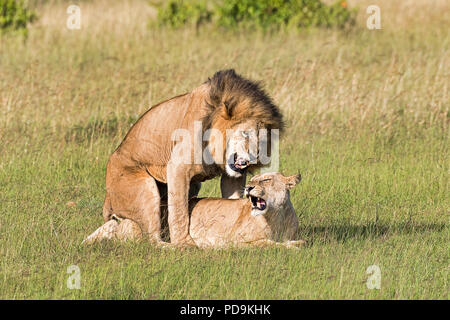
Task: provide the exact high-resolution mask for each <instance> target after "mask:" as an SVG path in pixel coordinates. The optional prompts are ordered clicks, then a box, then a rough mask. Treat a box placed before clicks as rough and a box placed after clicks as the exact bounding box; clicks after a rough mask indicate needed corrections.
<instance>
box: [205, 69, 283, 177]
mask: <svg viewBox="0 0 450 320" xmlns="http://www.w3.org/2000/svg"><path fill="white" fill-rule="evenodd" d="M207 85H209V96H208V99H207V101H206V104H207V106H208V108H209V112H208V115H207V116H206V117H205V119H204V120H203V128H204V129H205V130H216V133H217V132H219V133H220V134H218V135H215V134H211V139H210V142H209V150H210V153H211V155H212V157H213V159H214V161H215V163H216V164H218V165H220V166H221V167H222V169H223V170H225V171H226V173H227V174H228V175H229V176H231V177H240V176H241V175H242V174H243V173H244V172H245V171H246V170H247V169H248V168H250V167H253V168H255V167H257V166H260V165H261V162H260V157H259V153H260V150H259V148H260V142H261V141H262V139H264V140H265V143H266V147H267V156H270V145H271V139H270V138H271V130H272V129H279V130H282V129H283V127H284V124H283V118H282V115H281V113H280V111H279V109H278V107H277V106H276V105H275V104H274V103H273V102H272V99H271V98H270V97H269V96H268V95H267V94H266V93H265V92H264V90H263V89H261V87H260V85H259V83H257V82H253V81H250V80H248V79H244V78H243V77H241V76H240V75H238V74H236V73H235V71H234V70H224V71H219V72H217V73H216V74H215V75H214V76H213V77H212V78H210V79H209V80H208V81H207ZM262 129H264V131H263V130H262ZM264 133H266V134H264ZM219 140H220V141H219ZM260 140H261V141H260Z"/></svg>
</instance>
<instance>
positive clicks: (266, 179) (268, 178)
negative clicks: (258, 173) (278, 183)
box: [261, 178, 272, 182]
mask: <svg viewBox="0 0 450 320" xmlns="http://www.w3.org/2000/svg"><path fill="white" fill-rule="evenodd" d="M270 180H272V179H270V178H268V179H264V180H261V182H266V181H270Z"/></svg>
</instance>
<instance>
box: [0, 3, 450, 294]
mask: <svg viewBox="0 0 450 320" xmlns="http://www.w3.org/2000/svg"><path fill="white" fill-rule="evenodd" d="M38 3H39V4H37V5H36V6H37V7H36V10H37V13H38V15H39V17H40V19H39V20H38V21H37V22H36V23H34V24H33V25H32V27H31V28H30V32H29V37H28V40H27V41H23V40H22V39H20V38H12V37H4V38H3V39H0V298H1V299H24V298H25V299H31V298H33V299H60V298H62V299H74V298H82V299H178V298H185V299H196V298H203V299H210V298H217V299H260V298H268V299H317V298H321V299H322V298H325V299H431V298H437V299H448V298H449V287H448V278H449V274H448V273H449V240H450V239H449V213H450V210H449V209H450V203H449V194H450V190H449V189H450V188H449V184H448V178H449V163H450V161H449V157H450V154H449V122H450V113H449V106H450V81H449V79H450V73H449V70H450V57H449V52H450V51H449V47H450V46H449V45H450V35H449V32H448V30H450V3H449V2H448V1H445V0H442V1H438V0H434V1H429V0H403V1H391V0H379V1H376V0H373V1H366V0H363V1H350V6H353V5H356V4H357V6H358V7H359V8H360V9H359V16H358V27H357V28H355V30H352V31H350V32H340V31H333V30H310V31H307V32H306V31H305V32H300V33H293V32H291V33H280V34H272V35H265V36H264V35H262V34H259V33H257V32H252V33H251V34H248V33H246V34H244V33H241V34H231V33H230V34H228V33H222V32H218V31H215V30H212V29H210V28H209V27H206V28H205V29H200V30H198V31H196V30H190V29H186V30H178V31H173V30H156V29H151V28H149V27H148V26H147V21H148V19H149V18H150V17H152V16H154V15H155V12H154V10H153V9H152V8H150V7H149V6H148V5H147V2H146V1H138V0H135V1H131V0H127V1H106V0H101V1H94V2H90V1H81V2H79V5H80V7H81V10H82V25H81V30H68V29H67V28H66V19H67V16H68V15H67V14H66V8H67V6H68V2H63V1H54V2H44V4H41V3H42V1H39V2H38ZM370 4H378V5H379V6H380V8H381V18H382V21H381V23H382V29H381V30H368V29H367V28H366V27H365V25H366V23H365V20H366V18H367V14H366V8H367V6H368V5H370ZM230 67H233V68H235V69H236V70H237V71H238V72H239V73H242V74H243V75H245V76H247V77H250V78H252V79H257V80H263V82H264V84H265V87H266V89H267V91H268V92H269V93H270V94H271V95H272V96H273V98H274V100H275V102H276V103H277V104H278V105H279V106H280V107H281V109H282V111H283V113H284V115H285V118H286V120H287V124H288V126H287V130H286V134H285V136H284V137H283V138H282V141H281V150H280V154H281V161H280V162H281V168H280V171H282V172H283V173H285V174H293V173H296V172H297V171H300V172H301V173H302V175H303V181H302V182H301V184H300V185H299V186H298V187H296V189H294V190H293V193H292V201H293V204H294V207H295V208H296V211H297V214H298V215H299V221H300V226H301V232H300V233H301V237H302V238H303V239H305V240H307V241H308V245H307V247H306V248H304V249H301V250H298V251H292V250H286V249H241V250H199V249H188V250H184V251H178V250H170V249H165V250H164V249H157V248H154V247H152V246H150V245H149V244H147V243H124V244H118V243H103V244H99V245H95V246H91V247H83V246H81V245H80V243H81V241H82V240H83V239H84V237H85V236H87V235H88V234H89V233H90V232H92V231H93V230H95V229H96V228H97V227H98V226H99V225H100V224H101V223H102V221H103V220H102V217H101V208H102V205H103V199H104V194H105V190H104V188H105V187H104V185H105V182H104V179H105V167H106V162H107V160H108V157H109V155H110V154H111V153H112V152H113V151H114V149H115V148H116V147H117V146H118V144H119V143H120V141H121V140H122V139H123V137H124V135H125V134H126V132H127V130H128V128H129V127H130V125H131V124H132V123H133V122H134V121H135V120H136V119H137V118H138V117H139V115H140V114H142V113H143V112H144V111H145V110H146V109H148V107H149V106H150V105H152V104H155V103H157V102H159V101H162V100H165V99H167V98H170V97H172V96H174V95H176V94H179V93H183V92H186V91H189V90H191V89H192V88H194V87H196V86H197V85H199V84H200V83H202V82H203V81H205V80H206V79H207V78H208V77H209V76H211V75H212V74H213V73H214V72H215V71H217V70H219V69H223V68H230ZM218 194H219V188H218V180H213V181H209V182H207V183H205V184H203V187H202V191H201V195H203V196H213V195H218ZM71 265H77V266H78V267H79V268H80V271H81V289H80V290H70V289H68V288H67V286H66V283H67V279H68V277H69V274H68V273H67V268H68V267H69V266H71ZM371 265H378V266H379V267H380V270H381V289H379V290H377V289H374V290H369V289H368V288H367V286H366V280H367V279H368V277H369V275H368V274H366V269H367V268H368V267H369V266H371Z"/></svg>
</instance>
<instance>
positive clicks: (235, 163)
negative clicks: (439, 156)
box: [228, 153, 249, 174]
mask: <svg viewBox="0 0 450 320" xmlns="http://www.w3.org/2000/svg"><path fill="white" fill-rule="evenodd" d="M248 165H249V161H247V160H244V159H242V158H238V155H237V153H235V154H233V155H231V157H230V160H229V161H228V166H229V167H230V169H231V170H233V171H236V172H239V173H241V174H242V173H244V172H245V169H247V167H248Z"/></svg>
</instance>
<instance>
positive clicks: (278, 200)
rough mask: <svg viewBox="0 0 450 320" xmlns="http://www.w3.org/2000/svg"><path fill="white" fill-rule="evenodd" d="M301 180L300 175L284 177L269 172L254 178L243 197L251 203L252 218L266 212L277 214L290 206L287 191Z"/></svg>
mask: <svg viewBox="0 0 450 320" xmlns="http://www.w3.org/2000/svg"><path fill="white" fill-rule="evenodd" d="M300 180H301V175H300V174H295V175H293V176H289V177H285V176H283V175H282V174H281V173H278V172H271V173H263V174H258V175H256V176H254V177H253V178H252V179H250V181H249V182H248V184H247V185H246V187H245V191H244V196H246V197H247V198H249V199H250V201H251V202H252V211H251V215H252V216H258V215H260V214H265V213H267V212H278V211H280V210H281V209H283V207H284V206H285V205H290V202H289V190H290V189H292V188H293V187H295V186H296V185H297V184H298V183H299V182H300Z"/></svg>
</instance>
